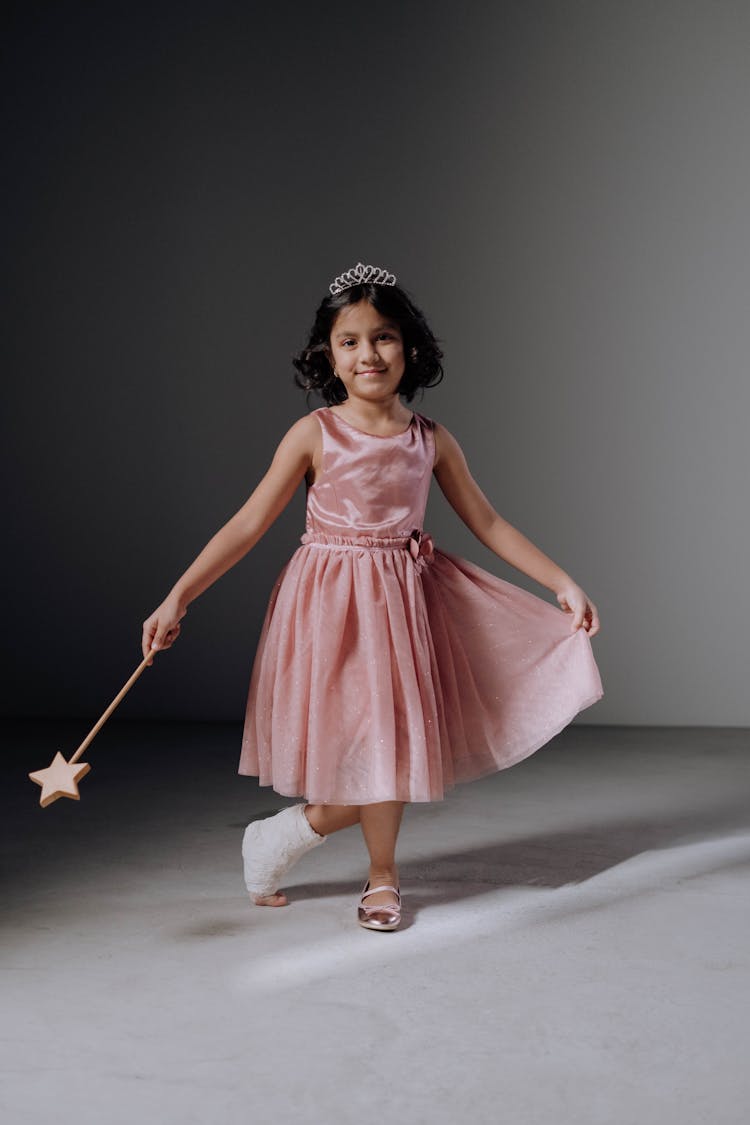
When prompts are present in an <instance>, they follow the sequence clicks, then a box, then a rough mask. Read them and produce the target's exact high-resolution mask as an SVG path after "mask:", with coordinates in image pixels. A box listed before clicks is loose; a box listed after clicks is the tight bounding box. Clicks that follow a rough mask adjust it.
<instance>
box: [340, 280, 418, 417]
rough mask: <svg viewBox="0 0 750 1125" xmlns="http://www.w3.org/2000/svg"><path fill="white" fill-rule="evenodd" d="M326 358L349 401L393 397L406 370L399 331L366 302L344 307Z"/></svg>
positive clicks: (373, 400) (376, 400) (390, 321)
mask: <svg viewBox="0 0 750 1125" xmlns="http://www.w3.org/2000/svg"><path fill="white" fill-rule="evenodd" d="M329 358H330V361H331V366H332V367H333V369H334V371H335V372H336V373H337V374H338V376H339V378H340V380H341V382H342V383H343V384H344V387H345V388H346V393H347V394H348V396H349V398H350V399H357V398H359V399H365V400H367V401H368V402H382V401H383V400H385V399H389V398H392V397H393V395H395V394H397V393H398V388H399V384H400V383H401V379H402V377H403V374H404V367H405V361H404V341H403V337H402V335H401V329H400V328H399V326H398V324H396V323H395V321H392V320H388V319H387V318H385V317H384V316H382V315H381V313H379V312H378V310H377V309H376V308H374V307H373V306H372V305H371V304H370V302H369V301H359V302H358V303H357V304H356V305H346V306H345V307H344V308H343V309H342V310H341V311H340V312H339V314H338V315H337V317H336V319H335V321H334V322H333V327H332V329H331V337H330V356H329Z"/></svg>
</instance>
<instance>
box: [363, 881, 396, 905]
mask: <svg viewBox="0 0 750 1125" xmlns="http://www.w3.org/2000/svg"><path fill="white" fill-rule="evenodd" d="M377 891H393V893H394V894H395V895H396V896H397V897H398V899H399V901H400V900H401V892H400V891H399V889H398V887H386V886H382V887H371V888H370V890H369V891H364V892H363V894H362V898H363V899H365V898H367V896H368V895H374V894H375V893H376V892H377ZM395 905H396V903H395V902H379V903H378V904H377V906H376V907H375V908H374V909H376V910H382V909H384V908H388V907H390V906H395Z"/></svg>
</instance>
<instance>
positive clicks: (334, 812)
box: [305, 805, 360, 836]
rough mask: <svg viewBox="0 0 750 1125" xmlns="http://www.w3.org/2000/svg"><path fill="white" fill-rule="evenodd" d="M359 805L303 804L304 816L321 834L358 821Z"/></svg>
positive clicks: (348, 826)
mask: <svg viewBox="0 0 750 1125" xmlns="http://www.w3.org/2000/svg"><path fill="white" fill-rule="evenodd" d="M359 809H360V806H359V805H305V816H306V817H307V819H308V820H309V821H310V824H311V825H312V826H313V828H314V829H315V831H316V832H317V833H319V835H321V836H330V834H331V833H332V832H339V831H340V830H341V829H342V828H351V826H352V825H353V824H357V823H358V822H359Z"/></svg>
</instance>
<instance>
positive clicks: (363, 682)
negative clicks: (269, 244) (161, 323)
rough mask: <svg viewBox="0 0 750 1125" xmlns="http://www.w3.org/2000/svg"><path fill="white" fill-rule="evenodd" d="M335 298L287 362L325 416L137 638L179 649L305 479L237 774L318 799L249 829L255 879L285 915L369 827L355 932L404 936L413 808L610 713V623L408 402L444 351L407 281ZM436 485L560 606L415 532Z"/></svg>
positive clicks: (248, 864) (336, 288)
mask: <svg viewBox="0 0 750 1125" xmlns="http://www.w3.org/2000/svg"><path fill="white" fill-rule="evenodd" d="M329 290H330V294H329V295H327V296H326V297H325V298H324V300H323V301H322V302H321V304H320V306H319V308H318V311H317V314H316V317H315V323H314V325H313V329H312V332H311V334H310V338H309V340H308V343H307V346H306V347H305V348H304V349H303V351H302V352H301V353H300V354H299V355H298V356H296V357H295V359H294V361H293V362H294V364H295V367H296V368H297V376H296V379H297V383H298V384H299V385H300V386H301V387H303V388H306V389H307V390H316V391H318V392H319V393H320V394H321V395H322V397H323V399H324V400H325V402H326V404H327V405H326V406H323V407H320V408H318V409H317V410H313V411H312V412H311V413H309V414H307V415H306V416H305V417H303V418H301V419H300V420H299V421H298V422H296V423H295V424H294V425H293V426H292V428H291V429H290V430H289V431H288V432H287V434H286V435H285V436H284V438H283V439H282V441H281V443H280V445H279V447H278V449H277V450H276V453H275V455H274V458H273V461H272V462H271V465H270V468H269V469H268V472H267V473H266V475H265V476H264V477H263V479H262V480H261V482H260V484H259V485H258V487H257V488H256V489H255V491H254V492H253V493H252V495H251V496H250V498H249V499H248V500H247V502H246V503H245V504H244V506H243V507H242V508H240V510H239V511H238V512H237V513H236V514H235V515H234V516H233V517H232V518H231V519H230V520H229V521H228V523H226V524H225V526H224V527H222V528H221V530H220V531H218V532H217V534H216V535H215V536H214V537H213V538H212V539H211V540H210V542H209V543H208V544H207V545H206V546H205V547H204V549H203V550H202V551H201V553H200V554H199V555H198V557H197V558H196V560H195V562H193V564H192V565H191V566H190V567H189V568H188V570H187V571H186V572H185V573H184V574H183V576H182V577H181V578H180V579H179V580H178V581H177V583H176V584H175V586H174V587H173V589H172V591H171V592H170V593H169V595H168V596H167V597H166V599H165V600H164V601H163V602H162V604H161V605H160V606H159V607H158V608H157V609H156V610H155V611H154V612H153V613H152V614H151V616H150V617H149V618H148V619H147V620H146V621H145V622H144V625H143V654H144V657H146V656H148V655H149V653H150V652H151V651H152V650H154V649H165V648H170V647H171V646H172V645H173V644H174V642H175V640H176V639H177V637H178V636H179V633H180V628H181V626H180V621H181V620H182V618H183V617H184V616H185V613H186V611H187V607H188V605H189V604H190V603H191V602H192V601H193V600H194V599H195V598H197V597H198V595H199V594H201V593H203V591H204V590H206V589H207V588H208V587H209V586H210V585H211V584H212V583H213V582H215V581H216V579H217V578H219V577H220V576H221V575H222V574H224V573H225V572H226V571H227V570H229V568H230V567H232V566H234V564H235V563H237V562H238V561H239V560H240V559H241V558H242V557H243V556H244V555H245V554H246V553H247V552H248V551H249V550H250V549H251V548H252V547H253V546H254V545H255V544H256V543H257V542H258V540H259V539H260V538H261V536H262V535H264V534H265V532H266V531H267V530H268V528H269V527H270V526H271V524H272V523H273V521H274V520H275V519H276V518H277V516H278V515H279V514H280V513H281V511H282V510H283V509H284V507H285V506H286V505H287V504H288V503H289V501H290V499H291V498H292V496H293V494H294V492H295V490H296V489H297V487H298V486H299V484H300V483H301V482H302V480H303V479H304V480H305V482H306V487H307V516H306V530H305V534H304V535H303V536H302V546H301V547H300V548H299V549H298V550H297V551H296V552H295V553H294V555H293V556H292V558H291V559H290V561H289V562H288V563H287V565H286V567H285V568H284V570H283V571H282V573H281V575H280V577H279V579H278V581H277V583H276V585H275V586H274V589H273V591H272V593H271V598H270V603H269V606H268V611H267V614H266V618H265V622H264V625H263V630H262V633H261V637H260V641H259V645H258V649H257V653H256V657H255V663H254V666H253V672H252V677H251V681H250V688H249V695H248V702H247V712H246V717H245V727H244V733H243V741H242V752H241V757H240V765H239V772H240V773H241V774H249V775H252V776H257V777H258V778H259V783H260V784H261V785H271V786H273V788H274V789H275V790H276V792H278V793H280V794H283V795H285V796H289V797H303V798H304V800H303V803H300V804H295V805H292V806H289V807H287V808H285V809H283V810H282V811H281V812H280V813H277V814H276V815H275V816H272V817H269V818H267V819H265V820H262V821H255V822H253V823H251V824H249V825H248V827H247V829H246V831H245V835H244V838H243V847H242V852H243V859H244V872H245V882H246V886H247V888H248V891H249V892H250V895H251V897H252V899H253V901H254V902H255V903H256V904H258V905H264V906H284V905H286V902H287V899H286V896H285V895H284V893H283V892H282V891H281V890H280V889H279V888H280V883H281V880H282V878H283V876H284V875H285V874H286V872H287V871H288V870H289V869H290V867H291V866H292V864H293V863H295V862H296V861H297V860H298V859H299V858H300V856H302V855H303V854H304V853H305V852H306V851H308V850H309V849H310V848H313V847H316V846H317V845H319V844H322V843H324V842H325V840H326V839H327V838H328V836H329V835H330V834H331V833H332V832H337V831H339V830H340V829H342V828H346V827H348V826H349V825H353V824H355V823H359V824H360V826H361V829H362V833H363V835H364V839H365V843H366V845H367V850H368V852H369V857H370V869H369V873H368V879H367V881H366V883H365V886H364V889H363V892H362V896H361V899H360V902H359V905H358V915H357V916H358V921H359V923H360V924H361V925H362V926H364V927H366V928H368V929H376V930H394V929H396V928H397V927H398V925H399V922H400V918H401V895H400V887H399V876H398V869H397V866H396V858H395V849H396V838H397V836H398V831H399V826H400V823H401V817H402V813H403V808H404V804H405V803H406V802H410V801H437V800H441V799H442V798H443V797H444V795H445V792H446V791H447V790H448V789H450V788H451V787H452V786H453V785H454V784H455V783H456V782H462V781H470V780H472V779H474V778H478V777H481V776H483V775H485V774H488V773H491V772H496V771H498V770H501V769H505V768H507V767H508V766H511V765H513V764H514V763H516V762H518V761H520V760H521V759H522V758H525V757H527V756H529V755H530V754H533V753H534V752H535V751H536V750H538V749H539V747H541V746H542V745H544V743H546V742H547V741H549V739H551V738H552V737H553V735H555V734H556V733H557V732H558V731H560V730H561V729H562V728H563V727H564V726H566V725H567V724H568V723H569V722H570V721H571V720H572V719H573V718H574V716H575V715H576V714H577V713H578V712H579V711H581V710H583V709H584V708H585V707H588V706H590V705H591V704H592V703H595V702H596V701H597V700H598V699H600V698H601V696H602V694H603V692H602V685H601V680H600V677H599V672H598V669H597V666H596V663H595V661H594V657H593V653H592V650H591V643H590V638H591V637H593V636H594V635H595V634H596V633H597V632H598V631H599V615H598V613H597V609H596V606H595V605H594V603H593V602H592V601H591V599H590V598H589V597H587V595H586V594H585V593H584V591H583V590H582V589H581V587H580V586H578V585H577V584H576V583H575V582H574V581H573V579H572V578H571V577H570V575H568V574H566V573H565V571H563V570H561V569H560V567H559V566H556V564H555V563H554V562H552V560H551V559H549V558H548V557H547V556H546V555H544V554H542V552H541V551H540V550H539V549H538V548H537V547H535V546H534V544H533V543H531V542H530V541H529V540H528V539H526V538H525V537H524V536H523V535H522V534H521V532H520V531H518V530H517V529H516V528H515V527H512V526H511V525H510V524H509V523H507V521H506V520H504V519H503V518H502V517H501V516H500V515H498V513H497V512H496V511H495V510H494V509H493V508H492V506H491V505H490V503H489V501H488V500H487V498H486V497H485V496H484V494H483V493H482V492H481V490H480V488H479V486H478V485H477V484H476V482H475V481H474V479H473V478H472V476H471V474H470V472H469V469H468V467H467V464H466V461H465V459H464V455H463V453H462V451H461V449H460V447H459V445H458V443H457V442H456V440H455V438H453V437H452V436H451V434H450V433H449V432H448V430H447V429H445V427H444V426H442V425H440V424H439V423H437V422H433V421H431V420H430V419H428V418H426V417H424V416H423V415H421V414H418V413H415V412H412V411H410V410H409V409H408V407H407V406H406V405H405V402H410V401H411V400H412V399H413V397H414V395H415V393H416V391H417V390H418V389H419V388H422V387H430V386H434V385H435V383H437V382H438V381H439V380H440V379H441V378H442V374H443V371H442V366H441V363H440V360H441V358H442V352H441V350H440V348H439V347H438V343H437V340H436V339H435V337H434V336H433V334H432V332H431V331H430V328H429V327H428V325H427V322H426V320H425V318H424V315H423V314H422V312H421V311H420V310H419V309H418V308H417V307H416V306H415V304H414V303H413V301H412V300H411V299H410V297H409V296H408V295H407V293H406V292H405V291H404V289H403V288H401V287H400V286H398V285H397V284H396V278H395V277H394V275H393V274H391V273H389V272H388V271H387V270H384V269H380V268H378V267H374V266H364V265H363V264H362V263H361V262H360V263H357V265H356V266H355V267H354V268H353V269H351V270H348V271H347V272H346V273H344V274H342V275H341V276H340V277H338V278H336V279H335V281H334V282H332V283H331V285H330V286H329ZM433 475H434V477H435V479H436V480H437V482H438V484H439V486H440V488H441V489H442V491H443V492H444V494H445V496H446V497H447V499H448V501H449V502H450V504H451V505H452V506H453V507H454V508H455V510H456V512H457V513H458V515H459V516H460V517H461V519H462V520H463V521H464V522H465V523H466V524H467V526H468V527H469V528H470V529H471V531H472V532H473V533H474V534H475V535H476V537H477V538H478V539H479V541H480V542H481V543H484V544H485V546H487V547H489V548H490V549H491V550H492V551H494V552H495V554H496V555H498V556H499V557H500V558H501V559H504V560H505V561H506V562H508V563H510V564H511V565H513V566H515V567H516V568H517V569H518V570H520V571H522V572H523V573H524V574H527V575H529V576H530V577H532V578H534V579H535V580H536V581H537V582H539V583H541V585H543V586H546V587H547V588H548V589H549V590H552V591H553V592H554V594H555V595H556V597H557V601H558V602H559V605H560V609H558V608H557V607H555V606H553V605H551V604H550V603H549V602H546V601H543V600H542V599H541V598H538V597H536V596H535V595H533V594H530V593H528V592H527V591H525V590H522V589H520V588H519V587H517V586H514V585H512V584H510V583H508V582H505V581H503V580H502V579H499V578H496V577H494V576H493V575H491V574H488V573H487V571H485V570H482V569H480V568H479V567H477V566H474V565H473V564H471V563H469V562H466V561H465V560H463V559H461V558H458V557H455V556H452V555H448V554H446V553H444V552H442V551H439V550H435V549H434V548H433V544H432V540H431V539H430V536H429V535H426V534H425V533H424V531H423V530H422V520H423V516H424V512H425V506H426V503H427V494H428V490H429V486H430V480H431V477H432V476H433ZM566 614H570V615H572V622H571V620H570V618H569V617H566Z"/></svg>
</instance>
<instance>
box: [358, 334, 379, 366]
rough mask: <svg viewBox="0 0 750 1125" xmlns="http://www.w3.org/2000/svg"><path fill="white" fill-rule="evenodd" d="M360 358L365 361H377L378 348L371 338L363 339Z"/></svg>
mask: <svg viewBox="0 0 750 1125" xmlns="http://www.w3.org/2000/svg"><path fill="white" fill-rule="evenodd" d="M362 359H363V360H364V361H365V362H367V363H372V362H375V363H377V362H378V359H379V355H378V349H377V347H376V345H375V342H374V341H373V340H365V342H364V344H363V345H362Z"/></svg>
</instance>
